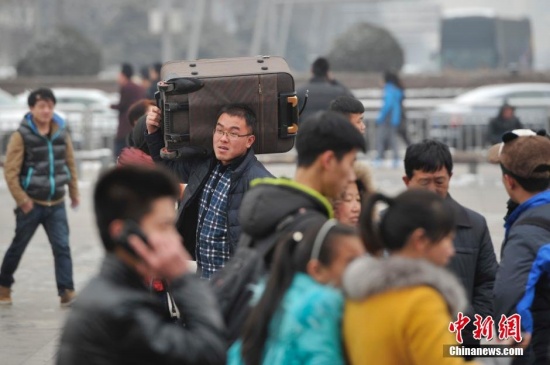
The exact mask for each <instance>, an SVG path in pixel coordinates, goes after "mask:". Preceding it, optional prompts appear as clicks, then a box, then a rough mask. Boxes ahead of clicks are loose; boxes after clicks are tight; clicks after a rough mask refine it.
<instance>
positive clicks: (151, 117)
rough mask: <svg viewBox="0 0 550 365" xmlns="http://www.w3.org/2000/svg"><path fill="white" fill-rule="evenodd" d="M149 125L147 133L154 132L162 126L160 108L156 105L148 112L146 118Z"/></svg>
mask: <svg viewBox="0 0 550 365" xmlns="http://www.w3.org/2000/svg"><path fill="white" fill-rule="evenodd" d="M145 125H146V126H147V133H149V134H153V133H155V132H156V131H158V130H159V128H160V109H159V108H158V107H156V106H153V107H151V110H150V111H149V113H147V119H146V120H145Z"/></svg>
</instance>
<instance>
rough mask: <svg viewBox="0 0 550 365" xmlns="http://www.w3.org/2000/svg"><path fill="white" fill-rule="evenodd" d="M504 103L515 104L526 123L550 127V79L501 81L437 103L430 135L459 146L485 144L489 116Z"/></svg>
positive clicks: (533, 126)
mask: <svg viewBox="0 0 550 365" xmlns="http://www.w3.org/2000/svg"><path fill="white" fill-rule="evenodd" d="M504 103H508V104H510V105H512V106H513V107H515V108H516V116H517V117H518V118H519V119H520V120H521V122H522V123H523V124H524V126H525V127H527V128H532V129H541V128H548V117H549V116H550V83H517V84H502V85H488V86H482V87H478V88H476V89H473V90H470V91H468V92H465V93H464V94H461V95H459V96H457V97H456V98H454V99H453V100H452V102H450V103H443V104H440V105H438V106H436V107H435V108H434V110H433V112H432V113H431V114H430V117H429V121H430V133H431V136H432V137H433V138H436V139H439V140H442V141H444V142H446V143H448V144H449V145H451V146H453V147H457V148H460V149H470V148H482V147H485V146H486V144H487V143H486V133H487V126H488V124H489V120H490V119H491V118H493V117H495V116H496V115H497V114H498V111H499V109H500V107H501V106H502V104H504Z"/></svg>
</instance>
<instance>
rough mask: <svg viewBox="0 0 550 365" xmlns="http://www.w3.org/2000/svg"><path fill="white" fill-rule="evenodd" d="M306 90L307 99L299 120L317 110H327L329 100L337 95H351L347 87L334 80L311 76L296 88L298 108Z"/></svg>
mask: <svg viewBox="0 0 550 365" xmlns="http://www.w3.org/2000/svg"><path fill="white" fill-rule="evenodd" d="M306 90H308V99H307V104H306V108H305V109H304V111H303V113H302V114H301V115H300V120H305V119H306V118H307V117H309V116H310V115H312V114H315V113H316V112H318V111H325V110H328V109H329V106H330V102H331V101H332V100H334V99H336V98H337V97H339V96H353V94H352V93H351V91H349V89H348V88H347V87H345V86H344V85H342V84H340V83H339V82H338V81H336V80H329V79H327V78H326V77H313V78H312V79H311V80H309V82H308V83H307V84H305V85H303V86H302V87H300V88H299V89H298V90H296V94H297V95H298V100H299V101H300V109H301V108H302V105H303V103H304V101H305V94H306Z"/></svg>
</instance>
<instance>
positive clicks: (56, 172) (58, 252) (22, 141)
mask: <svg viewBox="0 0 550 365" xmlns="http://www.w3.org/2000/svg"><path fill="white" fill-rule="evenodd" d="M55 103H56V99H55V96H54V94H53V92H52V91H51V90H50V89H44V88H41V89H37V90H34V91H32V92H31V93H30V94H29V97H28V105H29V108H30V112H29V113H28V114H26V115H25V117H24V118H23V121H22V122H21V125H20V126H19V129H18V130H17V131H16V132H14V133H13V134H12V136H11V138H10V141H9V143H8V149H7V152H6V163H5V166H4V175H5V178H6V182H7V184H8V188H9V190H10V193H11V195H12V196H13V198H14V199H15V202H16V204H17V208H16V209H15V218H16V227H15V237H14V238H13V241H12V242H11V245H10V246H9V248H8V250H7V251H6V254H5V256H4V261H3V262H2V267H1V269H0V304H11V303H12V298H11V287H12V284H13V283H14V274H15V271H16V270H17V266H18V265H19V261H20V260H21V258H22V256H23V253H24V252H25V249H26V247H27V245H28V243H29V242H30V240H31V238H32V237H33V235H34V233H35V232H36V229H37V228H38V226H39V225H40V224H41V225H42V226H43V227H44V230H45V231H46V234H47V235H48V240H49V241H50V245H51V246H52V251H53V255H54V265H55V281H56V284H57V293H58V295H59V297H60V300H61V305H62V306H67V305H70V304H71V302H72V300H73V299H74V298H75V290H74V283H73V264H72V259H71V249H70V247H69V225H68V222H67V213H66V211H65V199H64V196H65V185H68V186H69V195H70V197H71V206H72V207H73V208H76V207H77V206H78V204H79V202H80V198H79V195H78V179H77V175H76V164H75V159H74V152H73V146H72V143H71V138H70V137H69V133H68V130H67V126H66V124H65V121H64V120H63V119H62V118H61V117H60V116H59V115H57V114H55V113H54V108H55Z"/></svg>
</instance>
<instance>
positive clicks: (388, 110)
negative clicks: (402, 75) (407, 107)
mask: <svg viewBox="0 0 550 365" xmlns="http://www.w3.org/2000/svg"><path fill="white" fill-rule="evenodd" d="M404 95H405V94H404V93H403V88H402V86H401V85H400V81H399V79H398V78H397V75H395V74H394V73H392V72H386V73H385V74H384V99H383V105H382V109H381V110H380V114H379V115H378V117H377V118H376V151H377V156H376V159H375V166H380V165H381V164H382V161H383V160H384V155H385V152H386V147H388V146H389V147H390V148H391V149H392V151H393V167H394V168H397V167H398V165H399V151H398V146H397V134H398V130H399V127H400V125H401V123H402V116H403V98H404Z"/></svg>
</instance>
